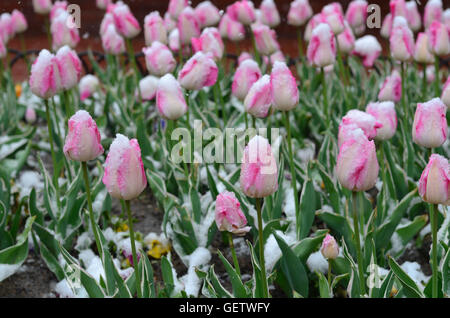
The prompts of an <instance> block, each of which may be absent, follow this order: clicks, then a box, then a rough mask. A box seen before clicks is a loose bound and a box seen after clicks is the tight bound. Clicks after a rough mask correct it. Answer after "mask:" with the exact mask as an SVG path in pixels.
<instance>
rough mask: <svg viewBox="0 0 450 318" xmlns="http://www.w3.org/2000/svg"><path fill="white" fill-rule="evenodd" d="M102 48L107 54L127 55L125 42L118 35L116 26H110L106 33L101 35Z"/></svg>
mask: <svg viewBox="0 0 450 318" xmlns="http://www.w3.org/2000/svg"><path fill="white" fill-rule="evenodd" d="M101 38H102V46H103V50H105V53H107V54H112V55H119V54H122V53H125V51H126V48H125V40H124V39H123V37H122V36H121V35H120V34H119V33H117V31H116V27H115V26H114V24H110V25H109V26H108V27H107V29H106V32H105V33H101Z"/></svg>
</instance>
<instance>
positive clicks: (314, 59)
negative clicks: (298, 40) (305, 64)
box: [307, 23, 336, 67]
mask: <svg viewBox="0 0 450 318" xmlns="http://www.w3.org/2000/svg"><path fill="white" fill-rule="evenodd" d="M307 57H308V61H309V62H310V63H311V64H312V65H314V66H316V67H325V66H328V65H331V64H334V62H335V60H336V40H335V37H334V33H333V31H332V30H331V28H330V26H329V25H328V24H325V23H321V24H319V25H318V26H317V27H315V29H314V30H313V31H312V33H311V40H310V41H309V44H308V50H307Z"/></svg>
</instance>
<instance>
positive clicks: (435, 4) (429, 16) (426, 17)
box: [423, 0, 442, 29]
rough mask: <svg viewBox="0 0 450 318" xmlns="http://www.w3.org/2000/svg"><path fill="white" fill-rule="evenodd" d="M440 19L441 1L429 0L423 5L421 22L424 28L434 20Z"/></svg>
mask: <svg viewBox="0 0 450 318" xmlns="http://www.w3.org/2000/svg"><path fill="white" fill-rule="evenodd" d="M441 20H442V1H441V0H429V1H428V2H427V4H426V5H425V12H424V14H423V24H424V26H425V29H427V28H428V27H430V25H431V24H432V23H433V22H434V21H441Z"/></svg>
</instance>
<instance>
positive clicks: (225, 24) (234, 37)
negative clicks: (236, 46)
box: [219, 13, 245, 42]
mask: <svg viewBox="0 0 450 318" xmlns="http://www.w3.org/2000/svg"><path fill="white" fill-rule="evenodd" d="M219 32H220V35H221V36H222V38H227V39H229V40H230V41H232V42H238V41H242V40H243V39H244V37H245V28H244V25H243V24H242V23H240V22H239V21H235V20H233V19H232V18H230V16H229V15H228V14H226V13H225V14H224V15H223V16H222V19H221V20H220V23H219Z"/></svg>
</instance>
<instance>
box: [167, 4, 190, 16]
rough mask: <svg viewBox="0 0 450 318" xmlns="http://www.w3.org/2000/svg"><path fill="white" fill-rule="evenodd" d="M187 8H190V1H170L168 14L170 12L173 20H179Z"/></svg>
mask: <svg viewBox="0 0 450 318" xmlns="http://www.w3.org/2000/svg"><path fill="white" fill-rule="evenodd" d="M187 6H189V2H188V0H170V2H169V8H168V10H167V12H169V14H170V16H171V18H172V19H174V20H177V19H178V17H179V16H180V14H181V12H182V11H183V10H184V8H186V7H187Z"/></svg>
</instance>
